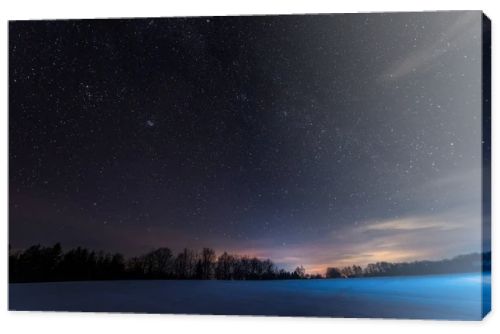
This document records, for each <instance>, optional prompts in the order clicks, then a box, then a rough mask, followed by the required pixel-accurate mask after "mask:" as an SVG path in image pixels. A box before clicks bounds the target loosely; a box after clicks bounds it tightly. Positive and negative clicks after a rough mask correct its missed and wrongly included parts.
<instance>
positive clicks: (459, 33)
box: [381, 11, 481, 81]
mask: <svg viewBox="0 0 500 334" xmlns="http://www.w3.org/2000/svg"><path fill="white" fill-rule="evenodd" d="M478 15H481V13H480V12H474V11H473V12H467V13H464V14H462V15H460V16H459V17H458V18H457V19H456V20H455V22H454V23H453V24H452V25H451V26H450V28H449V29H448V30H447V31H445V32H444V33H443V34H440V35H439V38H438V39H436V40H435V41H434V42H433V43H431V44H429V45H428V46H427V47H424V48H422V49H419V50H416V51H412V52H411V53H409V54H408V55H407V57H406V58H404V59H402V60H401V61H399V62H396V63H395V64H392V65H391V66H390V67H389V69H387V71H386V72H385V73H383V74H382V77H381V79H382V80H389V81H391V80H396V79H399V78H401V77H404V76H406V75H408V74H410V73H414V72H417V71H419V70H421V69H422V68H424V67H426V66H428V65H429V64H430V63H431V62H432V61H434V60H436V59H437V58H439V57H441V56H442V55H444V54H446V53H447V52H448V51H449V50H450V48H451V47H455V48H458V47H459V46H461V45H463V44H464V43H465V42H467V40H468V39H467V38H465V37H468V35H467V33H468V32H470V31H472V28H473V27H474V26H475V25H477V24H478V23H479V22H480V21H479V20H477V18H478ZM474 28H476V29H479V27H474Z"/></svg>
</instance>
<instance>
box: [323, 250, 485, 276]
mask: <svg viewBox="0 0 500 334" xmlns="http://www.w3.org/2000/svg"><path fill="white" fill-rule="evenodd" d="M480 271H486V272H490V271H491V252H485V253H482V254H480V253H472V254H466V255H459V256H456V257H454V258H451V259H445V260H439V261H414V262H398V263H393V262H376V263H370V264H368V265H367V266H365V267H364V268H362V267H360V266H356V265H352V266H346V267H343V268H338V267H328V268H327V269H326V275H325V277H326V278H355V277H377V276H410V275H431V274H450V273H464V272H480Z"/></svg>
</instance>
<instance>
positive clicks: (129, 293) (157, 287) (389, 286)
mask: <svg viewBox="0 0 500 334" xmlns="http://www.w3.org/2000/svg"><path fill="white" fill-rule="evenodd" d="M482 283H484V284H482ZM490 289H491V279H490V276H483V277H482V276H481V275H479V274H459V275H436V276H421V277H384V278H359V279H337V280H331V279H324V280H291V281H161V280H159V281H99V282H63V283H29V284H10V285H9V307H10V309H11V310H43V311H96V312H140V313H195V314H229V315H235V314H239V315H280V316H321V317H324V316H328V317H377V318H378V317H389V318H429V319H467V320H474V319H480V318H481V315H482V306H481V299H482V295H483V294H484V295H487V294H489V291H490ZM487 303H488V305H487V308H488V309H489V302H487Z"/></svg>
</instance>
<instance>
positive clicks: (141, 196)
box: [9, 12, 482, 272]
mask: <svg viewBox="0 0 500 334" xmlns="http://www.w3.org/2000/svg"><path fill="white" fill-rule="evenodd" d="M481 42H482V40H481V13H480V12H449V13H446V12H445V13H443V12H442V13H420V14H415V13H413V14H412V13H407V14H355V15H311V16H264V17H199V18H169V19H161V18H153V19H116V20H78V21H72V20H69V21H67V20H61V21H24V22H23V21H17V22H11V23H10V24H9V69H10V73H9V116H10V117H9V129H10V134H9V139H10V151H9V162H10V171H9V173H10V212H9V214H10V223H9V242H10V244H11V246H12V247H14V248H22V247H26V246H29V245H31V244H37V243H41V244H51V243H54V242H58V241H60V242H61V243H62V245H63V247H65V248H68V247H74V246H78V245H81V246H85V247H90V248H93V249H102V250H106V251H120V252H123V253H124V254H126V255H138V254H140V253H142V252H145V251H149V250H151V249H153V248H155V247H160V246H168V247H171V248H172V249H174V250H175V251H178V250H180V249H181V248H183V247H192V248H198V249H199V248H201V247H212V248H214V249H215V250H216V251H217V252H218V253H220V252H221V251H224V250H227V251H232V252H236V253H240V254H248V255H256V256H260V257H266V258H267V257H270V258H271V259H273V260H274V261H275V262H276V263H278V264H280V265H282V266H285V267H286V266H290V267H294V266H296V265H301V264H302V265H304V266H305V267H306V269H307V270H308V271H310V272H314V271H322V270H323V269H324V267H325V266H326V265H327V264H332V265H342V264H353V263H357V264H366V263H368V262H372V261H378V260H390V261H400V260H415V259H439V258H444V257H449V256H454V255H457V254H460V253H468V252H473V251H480V247H481V244H480V242H481V240H480V236H481V235H480V234H481V231H480V226H481V168H482V165H481V121H482V117H481Z"/></svg>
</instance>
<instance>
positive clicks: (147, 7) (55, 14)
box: [0, 0, 500, 334]
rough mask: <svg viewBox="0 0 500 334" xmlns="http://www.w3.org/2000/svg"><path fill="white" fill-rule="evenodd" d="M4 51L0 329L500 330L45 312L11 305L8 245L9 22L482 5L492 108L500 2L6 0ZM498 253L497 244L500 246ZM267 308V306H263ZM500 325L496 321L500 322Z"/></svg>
mask: <svg viewBox="0 0 500 334" xmlns="http://www.w3.org/2000/svg"><path fill="white" fill-rule="evenodd" d="M0 2H1V5H0V16H1V18H2V21H1V24H0V38H1V43H0V47H1V52H0V57H1V61H0V66H1V73H0V77H1V78H2V80H1V81H0V85H1V86H0V94H1V95H0V96H1V98H0V101H1V104H0V108H1V112H0V132H1V134H0V182H1V186H0V197H1V198H0V221H1V223H2V224H1V227H0V233H1V237H0V240H1V241H2V242H1V246H0V271H1V275H0V277H1V280H2V284H1V285H0V331H1V332H2V333H52V334H53V333H68V332H71V333H92V332H96V333H109V332H110V333H113V334H114V333H119V334H121V333H140V334H149V333H176V332H182V333H196V332H198V333H204V334H206V333H218V334H220V333H238V334H239V333H256V332H263V333H272V332H277V333H280V334H281V333H286V334H292V333H335V332H337V333H357V332H365V333H370V334H375V333H402V332H404V333H405V334H406V333H410V334H411V333H422V332H424V333H425V334H431V333H443V332H444V333H449V334H451V333H453V334H457V333H476V332H479V333H482V332H484V333H492V332H494V331H496V332H497V333H498V331H499V330H500V325H499V324H500V311H498V310H497V311H496V312H495V310H493V311H492V312H491V313H490V314H489V315H488V317H487V318H486V319H485V320H484V321H482V322H447V321H416V320H373V319H363V320H357V319H318V318H275V317H273V318H270V317H234V316H232V317H227V316H172V315H133V314H98V313H87V314H81V313H80V314H79V313H54V312H52V313H42V312H8V311H7V297H8V296H7V248H8V247H7V245H8V241H7V239H8V235H7V226H8V216H7V214H8V212H7V201H8V196H7V194H8V192H7V189H8V177H7V176H8V174H7V173H8V169H7V168H8V166H7V161H8V155H7V148H8V125H7V124H8V112H7V106H8V98H7V77H8V63H7V61H8V60H7V54H8V50H7V40H8V39H7V36H8V26H7V21H8V20H13V19H46V18H97V17H99V18H103V17H140V16H143V17H147V16H149V17H158V16H208V15H230V14H233V15H234V14H291V13H341V12H372V11H377V12H380V11H423V10H426V11H428V10H458V9H476V10H483V11H484V12H485V13H486V14H487V15H488V16H489V17H490V19H491V20H492V26H493V91H492V95H493V110H495V109H496V108H495V107H496V106H497V105H498V104H497V103H496V99H495V96H500V95H497V94H495V93H496V92H497V89H496V88H497V87H496V82H497V80H495V79H496V78H498V74H499V71H498V69H497V66H496V64H498V60H499V57H500V56H498V54H497V53H496V49H497V48H496V47H495V46H496V45H499V43H498V42H499V40H500V35H498V34H496V29H495V25H496V24H495V23H497V22H500V1H498V0H496V1H478V0H476V1H459V0H452V1H436V0H434V1H427V0H419V1H413V2H407V1H402V0H399V1H397V0H396V1H384V0H376V1H357V0H347V1H316V0H307V1H295V0H284V1H281V0H265V1H257V0H246V1H237V0H232V1H231V0H227V1H218V0H205V1H202V0H200V1H190V0H177V1H173V2H172V3H169V2H168V1H149V0H135V1H129V0H118V1H104V0H86V1H80V0H78V1H75V0H61V1H59V0H54V1H53V0H38V1H37V0H34V1H21V0H17V1H9V0H2V1H0ZM493 121H494V123H493V205H492V206H493V239H494V240H493V248H494V250H495V244H496V242H495V241H496V240H497V239H498V233H497V232H498V231H497V229H496V228H495V226H494V225H495V223H496V222H497V219H496V218H497V214H496V210H495V207H498V206H497V205H496V204H498V201H499V200H498V196H496V195H497V192H498V189H499V187H498V185H499V181H498V178H497V177H496V176H497V175H496V173H495V170H496V165H497V158H498V152H499V150H500V146H499V139H498V138H500V136H496V135H495V133H498V130H500V125H499V123H498V122H495V121H496V117H495V112H493ZM494 252H495V251H494ZM495 255H496V254H494V255H493V262H494V263H493V308H495V306H498V305H500V304H499V293H498V289H497V288H496V287H498V286H499V285H498V284H499V279H498V275H497V273H498V270H497V268H498V261H496V256H495ZM262 307H265V305H262ZM495 327H497V328H496V329H495Z"/></svg>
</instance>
